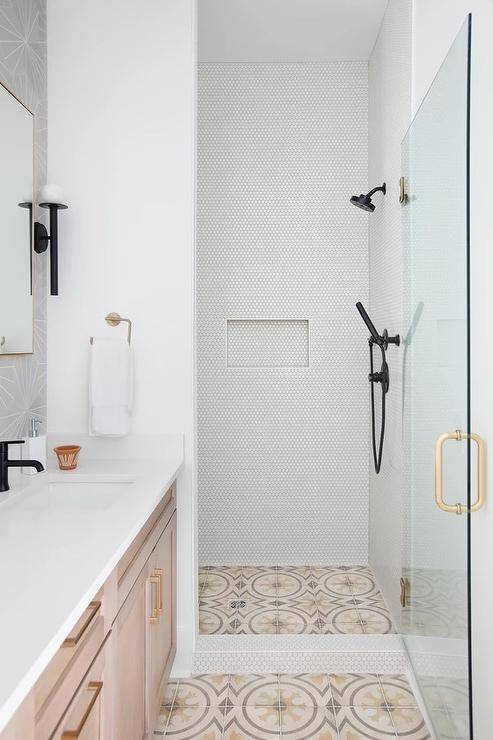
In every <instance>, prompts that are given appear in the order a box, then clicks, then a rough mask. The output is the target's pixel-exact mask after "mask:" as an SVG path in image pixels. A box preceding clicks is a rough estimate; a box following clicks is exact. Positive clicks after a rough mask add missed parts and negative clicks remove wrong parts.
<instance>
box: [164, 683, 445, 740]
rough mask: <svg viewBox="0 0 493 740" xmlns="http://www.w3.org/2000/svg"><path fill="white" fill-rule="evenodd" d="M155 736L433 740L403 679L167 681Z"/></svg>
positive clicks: (237, 739) (238, 739)
mask: <svg viewBox="0 0 493 740" xmlns="http://www.w3.org/2000/svg"><path fill="white" fill-rule="evenodd" d="M390 697H391V698H390ZM156 735H157V736H161V737H165V738H175V739H176V740H185V738H187V739H188V740H193V739H195V740H199V739H202V740H216V739H217V740H251V739H252V738H255V740H263V739H264V738H272V739H273V740H276V739H280V738H282V737H284V738H287V737H290V738H292V739H293V740H356V739H358V740H360V739H361V740H364V738H370V740H378V739H380V738H381V739H382V740H383V738H387V739H389V738H394V739H395V738H407V740H430V738H431V736H430V734H429V733H428V730H427V728H426V724H425V722H424V720H423V717H422V715H421V712H420V710H419V709H418V708H417V705H416V702H415V701H414V697H413V696H412V692H411V689H410V687H409V684H408V683H407V679H406V677H405V676H395V675H394V676H382V675H377V674H369V675H367V674H364V675H362V674H344V675H328V674H320V673H318V674H299V675H286V674H280V675H277V674H268V675H242V674H233V675H224V674H221V675H203V676H192V677H191V678H186V679H180V680H179V681H176V682H173V681H172V682H170V684H169V685H168V689H167V691H166V694H165V697H164V700H163V704H162V706H161V712H160V717H159V725H158V727H157V729H156V732H155V736H156Z"/></svg>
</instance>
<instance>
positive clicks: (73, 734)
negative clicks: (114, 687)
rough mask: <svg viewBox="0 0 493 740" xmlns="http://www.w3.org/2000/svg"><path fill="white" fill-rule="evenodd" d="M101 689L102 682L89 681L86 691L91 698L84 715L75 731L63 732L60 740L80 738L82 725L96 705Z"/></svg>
mask: <svg viewBox="0 0 493 740" xmlns="http://www.w3.org/2000/svg"><path fill="white" fill-rule="evenodd" d="M102 688H103V682H102V681H91V682H90V683H89V684H88V686H87V690H88V691H92V696H91V698H90V701H89V704H88V705H87V707H86V710H85V712H84V714H83V715H82V719H81V721H80V722H79V725H78V727H77V729H76V730H65V732H64V733H63V735H62V740H69V738H77V737H80V736H81V734H82V730H83V729H84V725H85V724H86V722H87V719H88V717H89V715H90V714H91V712H92V708H93V706H94V705H95V704H96V702H97V700H98V696H99V694H100V693H101V689H102Z"/></svg>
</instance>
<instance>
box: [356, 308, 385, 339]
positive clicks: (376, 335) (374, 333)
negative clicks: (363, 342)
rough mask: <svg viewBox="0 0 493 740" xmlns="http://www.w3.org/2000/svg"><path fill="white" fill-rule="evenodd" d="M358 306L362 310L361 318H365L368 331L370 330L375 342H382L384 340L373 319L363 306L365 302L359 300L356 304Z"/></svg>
mask: <svg viewBox="0 0 493 740" xmlns="http://www.w3.org/2000/svg"><path fill="white" fill-rule="evenodd" d="M356 308H357V309H358V311H359V312H360V315H361V318H362V319H363V321H364V322H365V324H366V325H367V327H368V331H369V332H370V334H371V336H372V339H373V341H374V342H375V344H380V343H381V341H382V339H381V337H380V334H379V333H378V332H377V330H376V329H375V326H374V324H373V322H372V320H371V319H370V317H369V316H368V314H367V313H366V310H365V307H364V306H363V304H362V303H361V302H360V301H358V303H357V304H356Z"/></svg>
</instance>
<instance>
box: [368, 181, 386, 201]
mask: <svg viewBox="0 0 493 740" xmlns="http://www.w3.org/2000/svg"><path fill="white" fill-rule="evenodd" d="M386 192H387V186H386V184H385V183H384V184H383V185H379V186H378V187H377V188H373V190H370V192H369V193H367V194H366V197H367V198H371V196H372V195H375V193H383V194H384V195H385V193H386Z"/></svg>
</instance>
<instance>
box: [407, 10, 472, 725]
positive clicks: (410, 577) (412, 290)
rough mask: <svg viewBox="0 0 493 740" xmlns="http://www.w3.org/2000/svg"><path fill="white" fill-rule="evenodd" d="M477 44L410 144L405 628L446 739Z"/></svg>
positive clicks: (460, 58)
mask: <svg viewBox="0 0 493 740" xmlns="http://www.w3.org/2000/svg"><path fill="white" fill-rule="evenodd" d="M470 44H471V19H470V18H467V20H466V22H465V24H464V26H463V27H462V29H461V30H460V32H459V34H458V36H457V38H456V40H455V41H454V43H453V45H452V47H451V49H450V51H449V53H448V55H447V57H446V59H445V61H444V62H443V65H442V67H441V69H440V70H439V72H438V75H437V77H436V78H435V80H434V82H433V84H432V85H431V87H430V90H429V91H428V94H427V96H426V98H425V99H424V101H423V103H422V104H421V107H420V108H419V110H418V112H417V114H416V116H415V118H414V120H413V123H412V125H411V127H410V129H409V131H408V133H407V135H406V137H405V139H404V141H403V144H402V166H403V174H404V181H403V185H404V186H403V192H402V193H401V200H402V228H403V252H404V331H405V336H404V355H403V374H404V382H403V394H404V397H403V406H402V408H403V443H404V445H403V449H404V501H405V505H404V507H405V511H404V558H403V573H402V580H401V586H402V592H401V603H402V612H401V618H402V625H401V627H402V633H403V635H404V640H405V643H406V647H407V650H408V653H409V657H410V660H411V663H412V666H413V669H414V674H415V676H416V680H417V683H418V687H419V689H420V694H421V696H422V698H423V701H424V704H425V707H426V709H427V712H428V719H429V721H430V724H431V725H432V727H433V729H434V732H435V735H436V738H437V740H442V739H443V740H445V738H447V739H448V738H464V739H467V740H469V738H471V737H472V729H471V727H472V723H471V711H470V705H471V697H470V614H469V612H470V598H469V547H470V542H469V537H470V528H469V517H470V513H469V509H470V506H471V498H472V499H473V502H474V501H475V500H476V496H477V491H476V479H477V477H478V470H477V469H476V467H477V463H476V460H477V459H478V458H477V454H476V450H477V446H478V445H480V444H481V440H478V439H475V435H474V436H473V438H471V434H470V432H471V429H470V411H469V408H470V404H469V382H470V368H469V107H470V106H469V100H470ZM404 193H407V196H406V195H404ZM479 450H480V451H481V448H479ZM471 480H472V481H473V484H472V486H470V481H471ZM471 487H472V490H470V488H471ZM442 495H443V501H442V500H441V496H442Z"/></svg>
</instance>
